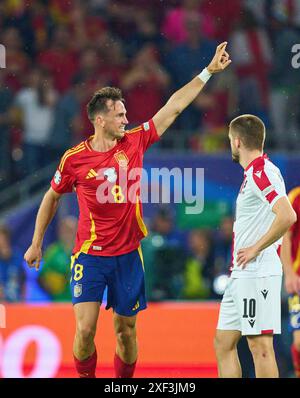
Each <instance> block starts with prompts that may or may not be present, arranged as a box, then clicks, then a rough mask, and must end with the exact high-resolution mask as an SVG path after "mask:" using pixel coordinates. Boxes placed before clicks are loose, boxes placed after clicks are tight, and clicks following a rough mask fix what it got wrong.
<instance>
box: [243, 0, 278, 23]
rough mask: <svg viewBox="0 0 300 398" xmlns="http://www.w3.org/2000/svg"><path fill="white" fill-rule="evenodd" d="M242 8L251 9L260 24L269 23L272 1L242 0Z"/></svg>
mask: <svg viewBox="0 0 300 398" xmlns="http://www.w3.org/2000/svg"><path fill="white" fill-rule="evenodd" d="M241 3H242V8H243V9H248V10H250V11H251V12H252V13H253V15H254V17H255V19H256V20H257V22H258V23H259V25H265V26H266V25H268V23H269V21H268V17H269V15H268V14H269V12H270V10H269V8H270V4H272V1H269V0H242V2H241ZM268 3H269V4H268Z"/></svg>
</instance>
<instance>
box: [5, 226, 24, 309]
mask: <svg viewBox="0 0 300 398" xmlns="http://www.w3.org/2000/svg"><path fill="white" fill-rule="evenodd" d="M22 264H23V254H22V252H21V251H20V250H19V249H18V248H16V247H13V246H12V243H11V237H10V231H9V229H8V227H6V226H4V225H1V226H0V301H4V302H19V301H23V299H24V295H25V274H24V269H23V265H22Z"/></svg>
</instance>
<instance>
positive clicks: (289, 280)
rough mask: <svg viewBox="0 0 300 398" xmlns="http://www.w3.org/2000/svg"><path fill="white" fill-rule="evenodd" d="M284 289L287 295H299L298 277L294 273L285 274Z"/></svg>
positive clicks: (299, 284) (299, 283) (299, 281)
mask: <svg viewBox="0 0 300 398" xmlns="http://www.w3.org/2000/svg"><path fill="white" fill-rule="evenodd" d="M284 284H285V289H286V291H287V293H288V294H299V292H300V276H299V275H297V274H296V273H295V272H294V271H292V272H290V273H289V274H285V277H284Z"/></svg>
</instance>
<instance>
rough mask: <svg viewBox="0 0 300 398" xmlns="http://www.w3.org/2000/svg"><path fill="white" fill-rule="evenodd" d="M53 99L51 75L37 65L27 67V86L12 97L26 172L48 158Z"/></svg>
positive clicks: (45, 162)
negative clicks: (28, 72) (33, 67)
mask: <svg viewBox="0 0 300 398" xmlns="http://www.w3.org/2000/svg"><path fill="white" fill-rule="evenodd" d="M56 99H57V96H56V92H55V91H54V89H53V87H52V80H51V77H50V76H49V75H48V73H47V72H46V71H44V70H43V69H41V68H35V69H33V70H31V72H30V74H29V76H28V87H26V88H23V89H22V90H20V92H19V93H18V94H17V96H16V98H15V107H16V108H15V117H16V119H18V118H19V119H20V118H21V123H22V126H23V132H24V136H23V144H24V145H23V149H24V162H25V170H24V171H25V172H26V173H29V174H31V173H33V172H35V171H37V170H39V169H40V168H42V167H43V166H45V165H47V164H48V163H50V162H51V154H50V153H49V148H48V147H47V144H49V137H50V134H51V128H52V126H53V123H54V108H55V103H56ZM18 110H19V111H18ZM20 112H21V115H20ZM18 115H19V116H18Z"/></svg>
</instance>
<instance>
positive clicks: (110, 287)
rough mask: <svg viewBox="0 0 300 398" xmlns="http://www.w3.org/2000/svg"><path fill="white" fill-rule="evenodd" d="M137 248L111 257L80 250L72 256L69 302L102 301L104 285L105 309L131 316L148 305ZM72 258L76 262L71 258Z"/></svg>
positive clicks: (140, 259)
mask: <svg viewBox="0 0 300 398" xmlns="http://www.w3.org/2000/svg"><path fill="white" fill-rule="evenodd" d="M139 250H140V249H137V250H134V251H132V252H130V253H127V254H122V255H120V256H114V257H106V256H105V257H104V256H92V255H89V254H84V253H81V254H80V255H79V256H78V258H77V259H76V257H72V262H71V272H72V277H71V291H72V303H73V304H77V303H84V302H91V301H94V302H99V303H101V302H102V299H103V293H104V290H105V288H106V286H107V305H106V309H107V310H108V309H109V308H113V310H114V311H115V312H116V313H117V314H119V315H123V316H133V315H135V314H137V313H138V312H139V311H141V310H144V309H145V308H147V303H146V296H145V279H144V266H143V260H142V253H141V251H140V252H139ZM74 259H75V261H74Z"/></svg>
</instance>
